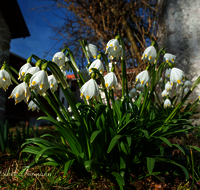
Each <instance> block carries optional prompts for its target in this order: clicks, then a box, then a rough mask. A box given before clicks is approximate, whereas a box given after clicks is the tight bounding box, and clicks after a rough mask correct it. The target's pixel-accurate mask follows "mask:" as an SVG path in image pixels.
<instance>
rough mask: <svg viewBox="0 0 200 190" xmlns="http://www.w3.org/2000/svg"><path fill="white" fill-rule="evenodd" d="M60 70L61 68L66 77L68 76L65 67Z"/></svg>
mask: <svg viewBox="0 0 200 190" xmlns="http://www.w3.org/2000/svg"><path fill="white" fill-rule="evenodd" d="M60 70H61V72H62V73H63V75H64V77H65V78H66V77H67V72H66V70H64V69H60Z"/></svg>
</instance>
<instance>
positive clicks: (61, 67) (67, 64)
mask: <svg viewBox="0 0 200 190" xmlns="http://www.w3.org/2000/svg"><path fill="white" fill-rule="evenodd" d="M69 61H70V59H69V58H68V57H65V65H64V66H60V69H61V70H67V71H70V72H72V68H71V67H70V65H69Z"/></svg>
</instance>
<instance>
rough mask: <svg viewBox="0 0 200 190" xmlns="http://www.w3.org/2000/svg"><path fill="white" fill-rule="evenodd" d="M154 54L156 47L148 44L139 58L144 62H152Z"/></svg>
mask: <svg viewBox="0 0 200 190" xmlns="http://www.w3.org/2000/svg"><path fill="white" fill-rule="evenodd" d="M156 56H157V53H156V49H155V48H154V47H153V46H150V47H148V48H147V49H145V50H144V53H143V55H142V58H141V59H142V60H143V61H144V62H149V63H151V64H152V63H154V62H155V61H156Z"/></svg>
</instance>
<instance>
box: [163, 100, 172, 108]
mask: <svg viewBox="0 0 200 190" xmlns="http://www.w3.org/2000/svg"><path fill="white" fill-rule="evenodd" d="M170 106H171V101H170V100H169V99H166V100H165V101H164V108H167V107H170Z"/></svg>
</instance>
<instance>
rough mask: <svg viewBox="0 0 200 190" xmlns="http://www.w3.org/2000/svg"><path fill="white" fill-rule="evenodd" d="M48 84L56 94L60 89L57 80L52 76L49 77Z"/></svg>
mask: <svg viewBox="0 0 200 190" xmlns="http://www.w3.org/2000/svg"><path fill="white" fill-rule="evenodd" d="M48 82H49V86H50V90H51V92H52V93H54V91H56V90H57V89H58V83H57V80H56V79H55V77H54V76H53V75H50V76H48Z"/></svg>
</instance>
